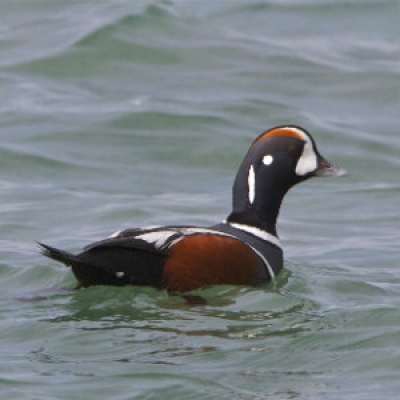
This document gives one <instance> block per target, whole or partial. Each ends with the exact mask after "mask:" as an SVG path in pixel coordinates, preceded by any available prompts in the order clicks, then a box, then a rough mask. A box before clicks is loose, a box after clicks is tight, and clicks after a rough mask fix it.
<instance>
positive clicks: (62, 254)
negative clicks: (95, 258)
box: [37, 242, 83, 267]
mask: <svg viewBox="0 0 400 400" xmlns="http://www.w3.org/2000/svg"><path fill="white" fill-rule="evenodd" d="M37 244H38V245H39V246H40V247H41V252H42V254H43V255H44V256H46V257H49V258H52V259H53V260H56V261H59V262H61V263H63V264H65V265H66V266H68V267H72V266H75V265H79V264H83V263H82V261H81V260H79V258H78V257H77V256H75V255H74V254H72V253H68V252H66V251H64V250H59V249H56V248H55V247H51V246H49V245H47V244H44V243H40V242H37Z"/></svg>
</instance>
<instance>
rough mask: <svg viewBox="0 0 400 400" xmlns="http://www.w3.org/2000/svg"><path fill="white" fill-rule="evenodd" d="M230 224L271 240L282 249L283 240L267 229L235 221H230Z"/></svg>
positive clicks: (268, 240) (263, 238)
mask: <svg viewBox="0 0 400 400" xmlns="http://www.w3.org/2000/svg"><path fill="white" fill-rule="evenodd" d="M229 225H230V226H232V227H233V228H236V229H240V230H241V231H245V232H248V233H251V234H252V235H254V236H256V237H258V238H260V239H262V240H265V241H267V242H270V243H272V244H274V245H275V246H277V247H279V248H280V249H282V246H281V242H280V241H279V239H278V238H277V237H276V236H274V235H272V234H271V233H268V232H267V231H264V230H262V229H260V228H256V227H255V226H250V225H244V224H237V223H234V222H229Z"/></svg>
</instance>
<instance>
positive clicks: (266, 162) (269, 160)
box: [262, 154, 274, 165]
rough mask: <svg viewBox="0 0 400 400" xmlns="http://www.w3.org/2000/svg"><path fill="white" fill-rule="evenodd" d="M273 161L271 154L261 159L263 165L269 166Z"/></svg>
mask: <svg viewBox="0 0 400 400" xmlns="http://www.w3.org/2000/svg"><path fill="white" fill-rule="evenodd" d="M273 161H274V157H272V156H271V154H267V155H266V156H264V157H263V159H262V163H263V164H264V165H271V164H272V163H273Z"/></svg>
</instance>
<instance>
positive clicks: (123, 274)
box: [115, 271, 125, 278]
mask: <svg viewBox="0 0 400 400" xmlns="http://www.w3.org/2000/svg"><path fill="white" fill-rule="evenodd" d="M115 276H116V277H117V278H123V277H124V276H125V272H122V271H118V272H116V273H115Z"/></svg>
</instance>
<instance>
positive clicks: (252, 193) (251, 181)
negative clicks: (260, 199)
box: [247, 165, 256, 204]
mask: <svg viewBox="0 0 400 400" xmlns="http://www.w3.org/2000/svg"><path fill="white" fill-rule="evenodd" d="M247 185H248V190H249V202H250V204H253V201H254V199H255V197H256V174H255V173H254V167H253V165H250V168H249V175H248V177H247Z"/></svg>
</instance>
